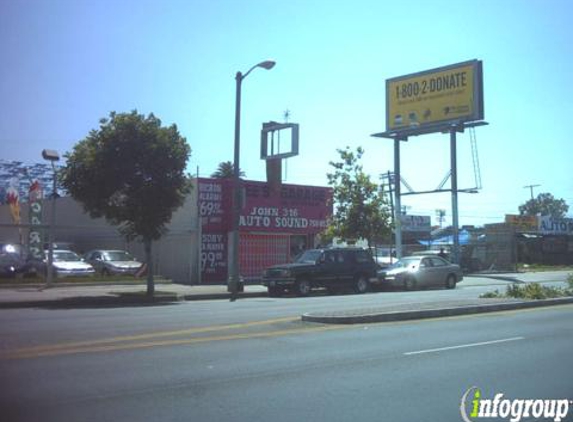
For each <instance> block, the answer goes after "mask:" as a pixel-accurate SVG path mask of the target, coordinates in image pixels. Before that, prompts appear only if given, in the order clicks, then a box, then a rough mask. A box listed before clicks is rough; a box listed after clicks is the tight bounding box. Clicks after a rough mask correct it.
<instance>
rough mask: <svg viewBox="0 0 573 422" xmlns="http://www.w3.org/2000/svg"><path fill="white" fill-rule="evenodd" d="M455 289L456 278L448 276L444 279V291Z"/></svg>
mask: <svg viewBox="0 0 573 422" xmlns="http://www.w3.org/2000/svg"><path fill="white" fill-rule="evenodd" d="M455 288H456V276H455V275H453V274H450V275H449V276H448V278H447V279H446V289H455Z"/></svg>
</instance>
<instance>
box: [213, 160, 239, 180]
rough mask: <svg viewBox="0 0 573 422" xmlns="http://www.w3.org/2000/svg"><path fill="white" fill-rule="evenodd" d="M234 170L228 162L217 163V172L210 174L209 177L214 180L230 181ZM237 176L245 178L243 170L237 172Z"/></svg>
mask: <svg viewBox="0 0 573 422" xmlns="http://www.w3.org/2000/svg"><path fill="white" fill-rule="evenodd" d="M234 169H235V166H234V165H233V163H231V162H230V161H223V162H221V163H219V167H217V170H216V171H214V172H213V173H212V174H211V177H214V178H216V179H231V178H233V176H234ZM239 176H241V177H245V172H244V171H243V170H239Z"/></svg>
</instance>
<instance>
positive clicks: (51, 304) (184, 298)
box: [0, 292, 268, 309]
mask: <svg viewBox="0 0 573 422" xmlns="http://www.w3.org/2000/svg"><path fill="white" fill-rule="evenodd" d="M255 297H268V294H267V293H266V292H264V293H263V292H246V293H239V295H238V296H237V300H241V299H246V298H255ZM230 299H231V294H230V293H199V294H181V293H163V294H160V295H156V296H154V297H152V298H148V297H146V296H145V295H143V294H141V295H138V294H134V295H130V294H125V295H121V294H113V293H110V294H106V295H98V296H71V297H61V298H52V299H38V300H20V301H18V300H15V301H8V302H0V309H21V308H74V307H77V308H82V307H85V308H89V307H114V306H117V307H121V306H149V305H162V304H173V303H178V302H192V301H201V300H230Z"/></svg>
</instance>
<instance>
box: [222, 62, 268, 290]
mask: <svg viewBox="0 0 573 422" xmlns="http://www.w3.org/2000/svg"><path fill="white" fill-rule="evenodd" d="M274 65H275V62H274V61H273V60H266V61H264V62H261V63H258V64H256V65H254V66H253V67H251V68H250V69H249V70H248V71H247V72H246V73H245V74H244V75H243V74H242V73H241V72H237V74H236V75H235V81H236V94H235V149H234V161H233V226H232V229H233V230H232V232H231V269H230V270H231V271H230V277H229V279H228V285H227V290H228V291H229V292H230V293H231V301H235V300H236V299H237V293H238V287H239V277H240V271H239V270H240V269H239V219H240V216H241V167H240V161H241V160H240V159H241V84H242V82H243V79H245V78H246V77H247V76H248V75H249V73H251V72H252V71H253V70H254V69H255V68H257V67H261V68H263V69H267V70H269V69H272V68H273V67H274Z"/></svg>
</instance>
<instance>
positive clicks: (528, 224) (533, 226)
mask: <svg viewBox="0 0 573 422" xmlns="http://www.w3.org/2000/svg"><path fill="white" fill-rule="evenodd" d="M505 223H506V224H509V225H510V226H512V227H515V230H517V231H520V232H535V231H537V230H538V227H539V223H538V221H537V217H536V216H531V215H515V214H506V215H505Z"/></svg>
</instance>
